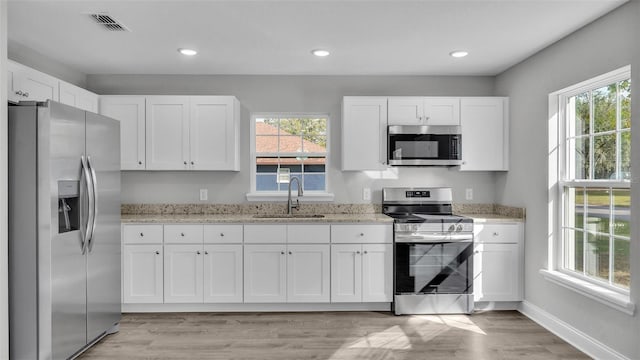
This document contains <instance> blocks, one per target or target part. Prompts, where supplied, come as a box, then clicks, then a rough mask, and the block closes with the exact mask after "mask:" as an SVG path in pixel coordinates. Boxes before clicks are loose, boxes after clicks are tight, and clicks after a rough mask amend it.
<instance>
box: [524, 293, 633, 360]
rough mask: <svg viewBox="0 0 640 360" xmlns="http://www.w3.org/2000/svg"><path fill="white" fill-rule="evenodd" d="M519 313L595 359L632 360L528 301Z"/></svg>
mask: <svg viewBox="0 0 640 360" xmlns="http://www.w3.org/2000/svg"><path fill="white" fill-rule="evenodd" d="M518 311H520V312H521V313H522V314H524V315H525V316H526V317H528V318H529V319H531V320H533V321H535V322H536V323H538V324H539V325H540V326H542V327H544V328H545V329H547V330H549V331H551V332H552V333H554V334H555V335H557V336H558V337H560V338H561V339H562V340H564V341H566V342H568V343H569V344H571V345H573V346H575V347H576V348H577V349H578V350H580V351H582V352H584V353H585V354H587V355H589V356H591V357H592V358H594V359H603V360H605V359H606V360H630V359H629V358H627V357H626V356H624V355H622V354H620V353H619V352H617V351H615V350H613V349H612V348H610V347H608V346H606V345H605V344H603V343H601V342H599V341H598V340H596V339H594V338H592V337H591V336H589V335H587V334H585V333H583V332H582V331H580V330H578V329H576V328H574V327H573V326H571V325H569V324H567V323H566V322H564V321H562V320H560V319H558V318H557V317H555V316H553V315H551V314H549V313H548V312H546V311H544V310H543V309H541V308H539V307H538V306H536V305H534V304H532V303H530V302H528V301H523V302H522V303H521V304H520V306H519V307H518Z"/></svg>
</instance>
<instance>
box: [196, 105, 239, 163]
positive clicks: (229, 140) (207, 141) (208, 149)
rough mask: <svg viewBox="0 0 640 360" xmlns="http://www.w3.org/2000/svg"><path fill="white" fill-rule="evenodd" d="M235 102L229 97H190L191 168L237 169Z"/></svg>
mask: <svg viewBox="0 0 640 360" xmlns="http://www.w3.org/2000/svg"><path fill="white" fill-rule="evenodd" d="M236 102H237V100H236V99H235V98H234V97H232V96H192V97H191V98H190V109H191V116H190V118H189V134H190V135H189V141H190V161H189V166H190V169H192V170H236V171H237V170H240V168H239V162H238V125H239V124H238V117H237V114H236V106H235V103H236Z"/></svg>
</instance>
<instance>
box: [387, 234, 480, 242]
mask: <svg viewBox="0 0 640 360" xmlns="http://www.w3.org/2000/svg"><path fill="white" fill-rule="evenodd" d="M395 241H396V242H397V243H439V242H473V235H470V234H456V233H453V234H415V233H414V234H410V235H404V234H398V233H396V236H395Z"/></svg>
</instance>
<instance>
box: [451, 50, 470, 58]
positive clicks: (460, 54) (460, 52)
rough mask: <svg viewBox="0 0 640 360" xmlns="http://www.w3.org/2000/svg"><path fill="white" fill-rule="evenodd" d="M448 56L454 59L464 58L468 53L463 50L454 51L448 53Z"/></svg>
mask: <svg viewBox="0 0 640 360" xmlns="http://www.w3.org/2000/svg"><path fill="white" fill-rule="evenodd" d="M449 55H451V56H453V57H455V58H461V57H465V56H467V55H469V53H468V52H466V51H464V50H456V51H452V52H450V53H449Z"/></svg>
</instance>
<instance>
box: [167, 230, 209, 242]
mask: <svg viewBox="0 0 640 360" xmlns="http://www.w3.org/2000/svg"><path fill="white" fill-rule="evenodd" d="M164 242H165V243H167V244H172V243H173V244H185V243H188V244H201V243H202V225H165V226H164Z"/></svg>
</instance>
